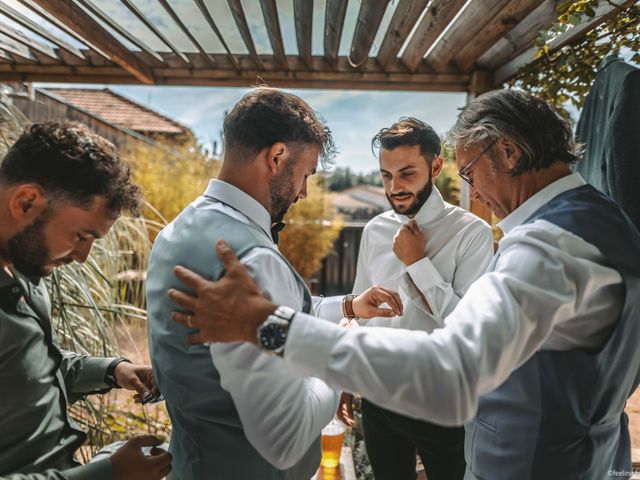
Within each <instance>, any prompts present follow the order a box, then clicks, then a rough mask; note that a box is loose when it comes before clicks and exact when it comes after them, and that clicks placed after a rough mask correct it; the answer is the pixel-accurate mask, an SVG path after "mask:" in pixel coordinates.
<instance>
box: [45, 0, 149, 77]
mask: <svg viewBox="0 0 640 480" xmlns="http://www.w3.org/2000/svg"><path fill="white" fill-rule="evenodd" d="M35 1H36V3H38V4H39V5H40V6H42V7H43V8H46V9H47V10H48V11H49V12H50V13H51V14H52V15H54V16H55V17H56V18H58V20H60V21H61V22H63V23H65V24H66V25H67V26H69V27H73V28H74V29H75V30H76V31H78V32H79V33H80V34H81V35H82V36H83V37H85V38H87V39H88V40H89V41H90V42H91V43H93V44H95V45H96V46H97V47H98V48H100V49H101V50H102V51H104V52H106V53H107V54H108V55H109V56H110V57H111V59H112V60H113V61H114V62H115V63H117V64H118V65H119V66H120V67H122V68H123V69H124V70H126V71H127V72H129V73H130V74H131V75H133V76H134V77H136V78H137V79H138V80H139V81H140V82H142V83H148V84H152V83H154V79H153V75H152V73H151V71H150V70H149V67H148V66H146V65H145V64H143V63H142V61H140V59H138V57H136V56H135V55H134V54H133V53H131V52H130V51H129V50H127V49H126V48H125V47H124V46H123V45H122V44H121V43H120V42H118V41H117V40H116V39H115V38H114V37H113V36H112V35H111V34H110V33H109V32H107V31H106V30H105V29H104V28H102V26H101V25H100V24H99V23H98V22H96V21H95V20H94V19H93V18H92V17H91V16H90V15H88V14H87V13H86V12H85V11H84V10H82V9H81V8H80V7H78V6H77V5H76V4H75V3H73V1H72V0H35Z"/></svg>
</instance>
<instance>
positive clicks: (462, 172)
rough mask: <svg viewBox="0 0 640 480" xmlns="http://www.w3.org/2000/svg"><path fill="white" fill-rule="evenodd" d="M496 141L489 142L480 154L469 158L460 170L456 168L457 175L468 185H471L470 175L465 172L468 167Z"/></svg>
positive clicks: (467, 170)
mask: <svg viewBox="0 0 640 480" xmlns="http://www.w3.org/2000/svg"><path fill="white" fill-rule="evenodd" d="M494 143H496V141H495V140H493V141H491V142H489V145H487V146H486V147H485V148H484V150H482V151H481V152H480V154H479V155H478V156H477V157H475V158H474V159H473V160H471V161H470V162H469V163H467V164H466V165H465V166H464V167H462V168H461V169H460V170H458V176H459V177H460V178H461V179H462V180H464V181H465V182H467V183H468V184H469V185H471V186H472V187H473V180H472V179H471V177H470V176H469V175H467V173H468V172H469V169H470V168H471V167H472V166H473V164H474V163H476V162H477V161H478V160H480V159H481V158H482V156H483V155H484V154H485V153H487V151H488V150H489V149H490V148H491V147H493V144H494Z"/></svg>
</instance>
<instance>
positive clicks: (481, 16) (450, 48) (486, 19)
mask: <svg viewBox="0 0 640 480" xmlns="http://www.w3.org/2000/svg"><path fill="white" fill-rule="evenodd" d="M510 3H518V4H520V3H522V2H520V1H519V0H516V1H513V0H474V1H473V2H470V3H468V4H467V5H466V9H465V10H464V13H463V15H460V16H459V17H458V18H456V19H455V21H454V22H453V23H452V25H451V26H450V28H449V29H448V30H447V32H446V33H445V34H444V35H443V36H442V38H441V39H440V40H439V41H438V42H437V43H436V44H435V45H434V46H433V48H432V49H431V50H430V51H429V53H428V55H427V56H426V58H425V61H426V62H427V65H429V66H430V67H431V68H432V69H434V70H436V71H440V70H444V69H447V68H453V69H459V68H460V67H459V66H458V65H456V63H455V62H454V61H453V59H454V57H455V56H456V55H457V54H458V53H459V51H460V50H461V49H463V48H465V46H466V45H467V44H468V43H474V44H475V43H478V42H482V37H483V36H484V35H485V30H484V29H485V26H486V25H488V24H489V23H490V22H491V19H492V18H496V17H497V16H498V15H499V14H500V12H501V11H502V10H503V9H505V8H508V7H509V4H510Z"/></svg>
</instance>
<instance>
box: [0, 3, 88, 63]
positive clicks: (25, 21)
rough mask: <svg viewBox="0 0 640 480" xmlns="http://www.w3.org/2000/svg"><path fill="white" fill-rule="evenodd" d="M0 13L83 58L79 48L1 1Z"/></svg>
mask: <svg viewBox="0 0 640 480" xmlns="http://www.w3.org/2000/svg"><path fill="white" fill-rule="evenodd" d="M0 13H2V14H3V15H6V16H7V17H9V18H10V19H11V20H13V21H14V22H16V23H18V24H20V25H22V26H23V27H25V28H26V29H28V30H31V31H32V32H33V33H35V34H37V35H40V36H41V37H42V38H46V39H47V40H49V41H50V42H51V43H53V44H54V45H58V46H59V47H60V48H63V49H65V50H66V51H67V52H69V53H72V54H73V55H75V56H77V57H78V58H81V59H82V60H84V55H82V52H80V50H78V49H77V48H76V47H74V46H73V45H70V44H68V43H67V42H65V41H63V40H61V39H59V38H58V37H56V36H55V35H53V34H52V33H51V32H49V31H48V30H46V29H44V28H42V27H41V26H40V25H38V24H37V23H36V22H34V21H33V20H31V19H30V18H28V17H26V16H24V15H23V14H21V13H20V12H18V11H17V10H15V9H13V8H11V7H10V6H9V5H7V4H5V3H3V2H0Z"/></svg>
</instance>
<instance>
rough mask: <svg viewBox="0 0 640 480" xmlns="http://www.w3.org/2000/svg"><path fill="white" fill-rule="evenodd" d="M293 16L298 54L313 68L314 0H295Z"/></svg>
mask: <svg viewBox="0 0 640 480" xmlns="http://www.w3.org/2000/svg"><path fill="white" fill-rule="evenodd" d="M293 17H294V21H295V25H296V41H297V42H298V55H300V58H301V59H302V61H303V62H304V63H305V64H306V65H307V66H308V67H309V68H311V67H312V65H313V61H312V59H311V29H312V25H313V2H312V1H309V0H293Z"/></svg>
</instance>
